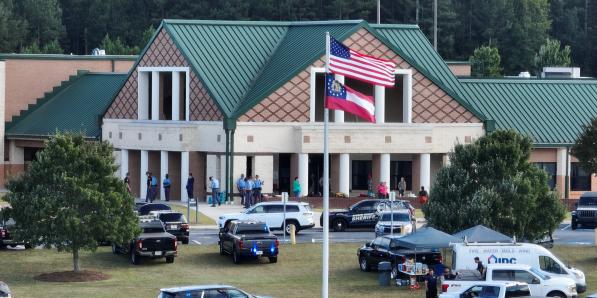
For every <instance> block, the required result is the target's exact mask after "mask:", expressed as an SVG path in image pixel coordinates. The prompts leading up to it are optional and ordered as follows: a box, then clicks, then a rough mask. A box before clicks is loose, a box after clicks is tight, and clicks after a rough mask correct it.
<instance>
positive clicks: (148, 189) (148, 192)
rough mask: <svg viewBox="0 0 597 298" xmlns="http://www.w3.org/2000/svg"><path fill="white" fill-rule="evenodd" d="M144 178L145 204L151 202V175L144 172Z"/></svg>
mask: <svg viewBox="0 0 597 298" xmlns="http://www.w3.org/2000/svg"><path fill="white" fill-rule="evenodd" d="M145 176H146V177H147V187H146V189H145V202H149V201H150V200H151V174H150V173H149V171H147V172H145Z"/></svg>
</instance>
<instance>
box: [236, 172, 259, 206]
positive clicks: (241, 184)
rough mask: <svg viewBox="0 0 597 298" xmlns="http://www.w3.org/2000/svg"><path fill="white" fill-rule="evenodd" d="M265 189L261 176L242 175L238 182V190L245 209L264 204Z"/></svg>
mask: <svg viewBox="0 0 597 298" xmlns="http://www.w3.org/2000/svg"><path fill="white" fill-rule="evenodd" d="M262 187H263V180H261V179H260V178H259V175H255V177H252V176H251V175H247V176H246V177H245V174H240V178H238V180H236V189H237V190H238V193H239V194H240V197H241V204H242V205H243V206H245V208H249V207H251V206H253V205H255V204H257V203H260V202H262V200H263V198H262V197H261V190H262Z"/></svg>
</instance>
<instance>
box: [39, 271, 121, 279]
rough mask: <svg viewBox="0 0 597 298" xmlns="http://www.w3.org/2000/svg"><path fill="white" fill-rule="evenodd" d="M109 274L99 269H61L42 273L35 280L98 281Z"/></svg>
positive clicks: (107, 277)
mask: <svg viewBox="0 0 597 298" xmlns="http://www.w3.org/2000/svg"><path fill="white" fill-rule="evenodd" d="M109 278H110V276H109V275H107V274H104V273H101V272H99V271H91V270H81V271H79V272H74V271H61V272H49V273H43V274H40V275H38V276H36V277H35V280H39V281H47V282H85V281H100V280H106V279H109Z"/></svg>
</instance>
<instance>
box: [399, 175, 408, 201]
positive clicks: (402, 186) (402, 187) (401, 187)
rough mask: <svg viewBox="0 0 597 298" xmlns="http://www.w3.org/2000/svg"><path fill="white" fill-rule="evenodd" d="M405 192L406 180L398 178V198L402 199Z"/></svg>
mask: <svg viewBox="0 0 597 298" xmlns="http://www.w3.org/2000/svg"><path fill="white" fill-rule="evenodd" d="M405 190H406V180H404V177H400V182H398V194H399V195H400V197H404V191H405Z"/></svg>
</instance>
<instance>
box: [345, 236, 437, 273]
mask: <svg viewBox="0 0 597 298" xmlns="http://www.w3.org/2000/svg"><path fill="white" fill-rule="evenodd" d="M399 237H401V236H400V235H397V236H389V235H386V236H381V237H377V238H375V239H374V240H373V241H371V242H367V243H365V245H363V246H362V247H361V248H359V250H358V251H357V259H358V261H359V267H360V269H361V271H370V270H371V269H377V266H378V264H379V263H380V262H390V263H391V264H392V273H391V277H392V278H396V277H397V276H398V275H399V274H398V264H402V263H404V262H405V261H406V260H407V259H410V258H412V259H414V260H416V262H420V263H423V264H426V265H427V266H429V267H434V266H435V265H437V264H439V263H440V262H441V261H442V255H441V253H440V252H439V251H436V250H430V249H421V250H416V251H415V250H412V249H407V248H404V247H400V246H398V244H397V241H396V240H397V239H398V238H399ZM415 258H416V259H415Z"/></svg>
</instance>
